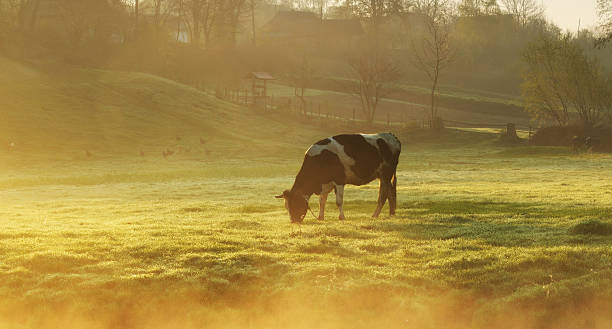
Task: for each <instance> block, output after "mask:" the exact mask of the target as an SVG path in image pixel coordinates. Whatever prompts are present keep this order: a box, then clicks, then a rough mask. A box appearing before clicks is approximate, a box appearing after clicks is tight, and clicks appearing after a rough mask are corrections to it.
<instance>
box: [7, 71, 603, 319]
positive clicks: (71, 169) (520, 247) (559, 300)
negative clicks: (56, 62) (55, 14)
mask: <svg viewBox="0 0 612 329" xmlns="http://www.w3.org/2000/svg"><path fill="white" fill-rule="evenodd" d="M4 65H5V66H6V67H7V68H8V69H10V70H13V71H9V72H21V71H20V70H30V69H29V68H27V67H25V66H18V65H15V64H14V63H8V62H6V61H5V62H4ZM6 71H7V70H5V72H6ZM22 73H23V72H21V73H19V74H22ZM30 73H31V74H32V76H31V78H30V80H28V81H21V82H19V81H13V82H11V83H8V82H6V81H5V82H4V83H3V85H2V86H0V87H1V88H0V90H1V91H3V95H4V96H3V97H6V98H5V99H7V100H8V102H7V105H6V106H5V107H3V108H2V111H3V112H2V114H3V115H4V114H6V116H5V118H9V119H7V120H6V121H4V122H1V123H0V125H2V128H3V129H2V130H0V134H1V135H0V138H2V139H3V143H6V142H7V141H10V140H17V142H16V144H17V146H16V147H14V148H12V149H6V148H3V149H2V150H0V160H2V162H0V169H1V172H0V173H1V174H0V328H2V329H4V328H6V329H9V328H10V329H13V328H17V329H19V328H24V329H25V328H153V329H157V328H186V329H189V328H232V329H234V328H385V329H395V328H466V329H467V328H598V329H599V328H611V326H612V313H611V312H610V309H611V308H612V206H611V204H612V202H611V201H612V189H611V187H612V183H611V182H612V170H611V169H612V156H611V155H605V154H572V153H570V152H568V150H566V149H564V148H541V147H540V148H536V147H528V146H515V147H508V146H503V145H501V144H500V143H499V142H498V137H497V136H496V135H495V134H492V133H490V132H487V131H478V130H453V129H449V130H448V131H446V132H445V133H444V134H442V135H431V134H429V133H427V132H423V131H420V130H414V131H408V130H402V131H397V132H396V133H397V134H398V136H399V137H400V139H401V140H402V144H403V150H402V156H401V158H400V165H399V173H398V180H399V189H398V200H399V209H398V214H397V215H396V216H395V217H392V218H390V217H388V216H382V218H380V219H371V218H370V217H369V215H370V214H371V213H372V211H373V209H374V207H375V199H376V195H377V186H376V184H374V183H373V184H370V185H367V186H362V187H349V188H347V190H346V192H345V213H346V216H347V220H346V221H342V222H340V221H338V220H337V216H338V212H337V210H336V209H335V206H334V205H333V197H332V198H330V201H331V202H330V203H329V204H328V208H327V209H328V211H327V218H326V220H325V221H317V220H315V219H314V218H312V216H311V215H308V216H307V218H306V221H305V223H304V224H303V225H292V224H290V223H289V218H288V215H287V213H286V211H285V209H284V207H283V205H282V204H281V202H280V201H279V200H277V199H274V197H273V196H274V195H275V194H278V193H279V192H280V191H282V190H283V189H285V188H289V187H290V185H291V184H292V180H293V178H294V176H295V174H296V172H297V170H298V169H299V166H300V164H301V160H302V156H303V152H304V150H305V149H306V148H307V147H308V146H309V144H310V143H312V142H314V141H316V140H317V138H320V137H322V136H327V135H329V134H331V133H332V132H331V131H332V130H333V129H332V128H330V127H328V128H316V127H313V126H310V125H308V124H306V123H297V122H289V121H286V120H284V119H280V118H275V117H274V116H264V117H262V116H261V115H258V114H256V113H253V112H250V110H248V109H244V108H239V107H236V106H233V105H230V104H227V103H222V102H218V101H216V100H214V99H212V98H211V97H209V96H207V95H204V94H202V93H201V92H199V91H197V90H193V89H190V88H188V87H185V86H182V85H179V84H175V83H172V82H170V81H167V80H163V79H159V78H156V77H152V76H147V75H140V74H133V73H120V72H91V71H88V70H79V69H75V71H70V72H67V73H63V74H64V75H65V76H64V78H62V79H61V80H59V81H63V83H53V81H56V80H58V79H59V78H58V77H57V75H54V74H56V73H53V72H51V73H48V72H45V73H44V74H43V73H41V72H40V71H31V72H30ZM94 73H97V74H96V75H95V77H92V74H94ZM15 74H16V75H17V73H15ZM24 76H27V75H24ZM101 76H102V77H104V78H100V77H101ZM50 77H51V78H50ZM84 84H93V85H94V86H95V87H93V88H92V87H91V85H89V86H87V85H85V86H84ZM110 87H112V88H115V89H114V91H113V93H116V94H113V93H110V91H108V90H107V89H108V88H110ZM79 88H82V89H79ZM172 88H175V89H172ZM28 90H29V91H30V92H32V93H33V92H37V93H38V92H41V93H42V91H41V90H47V91H48V93H47V94H41V97H36V98H27V97H25V96H23V95H27V91H28ZM94 90H95V92H93V91H94ZM105 90H106V91H105ZM160 90H161V91H164V93H160ZM88 91H90V92H92V93H93V95H98V96H95V97H94V96H92V95H89V94H88V93H87V92H88ZM106 92H109V93H110V94H105V93H106ZM19 93H20V95H22V96H21V97H18V94H19ZM44 95H46V96H44ZM88 95H89V96H88ZM99 95H102V96H103V95H107V97H102V96H99ZM134 95H144V96H142V97H140V98H134V97H135V96H134ZM92 99H93V100H95V101H93V100H92ZM80 102H85V103H83V104H85V105H82V104H81V103H80ZM87 102H90V103H87ZM112 102H116V105H115V106H116V107H114V108H113V107H110V106H109V104H111V103H112ZM174 103H176V104H179V105H180V106H179V107H178V108H175V107H173V106H171V105H172V104H174ZM24 104H25V105H24ZM79 104H80V105H79ZM189 104H191V105H193V104H196V105H197V106H195V105H193V106H188V105H189ZM26 105H27V106H26ZM90 105H91V106H93V107H91V108H92V109H91V111H92V113H97V115H109V117H111V118H115V119H113V120H111V119H108V120H107V119H104V120H99V121H95V120H93V119H92V118H95V116H85V117H84V118H83V116H82V115H81V113H82V112H81V111H86V110H87V106H90ZM42 108H53V109H54V110H55V112H57V113H59V114H61V115H59V116H56V115H49V116H47V117H46V118H45V119H38V118H39V117H40V116H41V115H42V114H41V113H45V112H41V111H42V110H41V109H42ZM26 109H29V111H25V110H26ZM112 109H115V110H116V111H118V112H114V110H112ZM181 109H182V110H181ZM185 109H187V110H185ZM18 110H21V111H18ZM112 113H115V114H116V116H115V117H113V116H111V114H112ZM137 113H141V114H140V115H136V114H137ZM107 118H108V117H107ZM239 119H240V120H239ZM45 120H46V121H45ZM88 120H93V121H88ZM143 120H147V121H146V122H149V123H150V124H151V125H149V124H145V122H143ZM28 122H29V123H28ZM32 122H35V123H36V124H32ZM45 122H47V123H48V124H45ZM37 125H40V126H37ZM37 127H38V128H37ZM82 127H87V128H88V129H83V128H82ZM100 127H107V128H106V129H101V128H100ZM159 131H162V133H160V132H159ZM177 135H179V136H178V137H180V139H177V138H176V137H177ZM75 136H76V137H75ZM202 136H205V137H206V139H207V142H206V143H205V144H201V143H200V142H199V138H201V137H202ZM96 141H99V142H96ZM41 143H42V144H41ZM177 144H180V145H177ZM22 145H23V147H21V146H22ZM41 145H42V146H41ZM178 146H182V148H181V149H185V148H187V147H189V146H190V147H192V149H191V150H190V151H189V152H187V151H183V152H179V153H178V154H174V155H172V156H170V157H167V158H164V157H162V155H161V153H162V151H164V150H167V148H172V149H173V150H178V149H179V148H178ZM86 150H87V151H90V152H91V154H90V155H89V156H86V155H85V154H84V151H86ZM141 150H142V151H143V152H144V155H143V156H140V155H139V154H138V152H139V151H141ZM311 206H312V208H313V210H315V212H316V210H317V209H318V206H317V202H316V200H315V199H314V198H313V199H311ZM386 210H387V209H386V207H385V211H386Z"/></svg>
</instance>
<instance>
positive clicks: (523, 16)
mask: <svg viewBox="0 0 612 329" xmlns="http://www.w3.org/2000/svg"><path fill="white" fill-rule="evenodd" d="M501 3H502V5H503V7H504V9H505V10H506V12H508V13H509V14H511V15H512V16H514V20H515V21H516V22H517V23H518V25H519V26H521V27H525V26H527V24H528V23H529V22H531V21H534V20H536V19H539V18H542V17H543V16H544V8H542V6H541V5H539V4H538V2H537V0H501Z"/></svg>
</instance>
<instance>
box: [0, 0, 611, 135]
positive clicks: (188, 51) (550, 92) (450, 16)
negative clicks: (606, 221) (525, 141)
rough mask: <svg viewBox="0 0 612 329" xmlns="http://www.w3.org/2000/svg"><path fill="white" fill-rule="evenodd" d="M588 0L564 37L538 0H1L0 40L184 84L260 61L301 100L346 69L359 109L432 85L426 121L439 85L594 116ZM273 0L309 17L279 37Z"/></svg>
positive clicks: (607, 60)
mask: <svg viewBox="0 0 612 329" xmlns="http://www.w3.org/2000/svg"><path fill="white" fill-rule="evenodd" d="M598 3H599V13H600V15H601V26H600V30H599V31H597V32H594V31H587V30H584V31H579V32H578V33H575V34H573V35H568V34H565V33H563V32H562V31H561V30H560V29H559V28H558V27H556V26H554V25H553V24H551V23H549V22H547V21H546V20H545V18H544V14H543V13H544V12H543V8H542V7H541V6H540V2H539V1H537V0H462V1H460V2H458V3H457V2H455V1H450V0H343V1H328V0H0V52H1V53H2V54H3V55H5V56H11V57H14V58H18V59H22V60H29V61H32V62H36V63H39V64H40V63H47V64H49V65H52V64H53V63H70V64H76V65H81V66H89V67H104V68H113V69H123V70H135V71H144V72H151V73H154V74H158V75H161V76H165V77H168V78H171V79H174V80H178V81H182V82H185V83H189V84H192V85H194V86H201V85H203V84H208V85H211V86H212V87H219V86H226V87H230V88H231V87H233V86H235V85H238V84H239V83H240V80H241V78H242V77H244V75H245V73H246V72H249V71H268V72H270V73H272V74H274V75H275V76H276V77H278V78H280V79H281V81H284V82H285V83H289V84H292V85H294V86H295V87H296V95H299V97H301V98H302V99H303V98H304V96H305V95H307V93H308V91H307V90H308V88H310V87H312V85H313V83H314V82H313V81H315V80H316V79H315V78H319V80H320V78H335V79H337V80H342V79H345V80H350V81H351V83H348V84H346V86H345V87H346V90H345V91H346V92H351V93H356V94H357V95H358V96H359V97H360V99H361V100H362V104H363V109H362V110H363V111H364V114H365V115H366V117H370V118H373V117H374V115H375V112H376V106H377V104H378V101H379V99H380V98H382V97H385V96H387V94H388V92H385V90H398V88H396V87H397V84H412V85H414V84H416V85H420V86H424V87H427V88H430V89H431V97H430V100H429V102H430V105H431V108H430V114H429V115H430V120H432V122H433V121H434V120H436V116H437V106H438V105H439V104H437V97H438V94H439V89H440V88H441V86H445V85H453V86H460V87H461V88H464V89H475V90H484V91H488V92H497V93H501V94H505V95H514V96H516V97H519V96H520V95H522V96H523V98H524V99H525V104H526V108H527V109H528V110H529V111H530V113H532V114H533V115H534V117H537V118H542V119H544V120H547V121H548V122H550V121H555V122H558V123H560V124H566V123H567V122H570V121H572V120H575V119H576V118H578V119H579V120H583V121H589V122H593V121H596V120H601V118H605V117H607V115H605V114H602V115H599V114H593V112H596V113H607V111H609V105H607V104H608V103H606V102H608V100H607V99H606V97H605V96H606V93H607V89H605V88H608V87H607V86H608V84H609V76H610V75H609V70H610V68H612V56H610V53H611V52H610V50H609V49H606V48H605V47H606V42H607V41H609V40H610V35H612V29H610V26H611V25H610V22H611V21H612V16H611V15H610V13H611V12H612V10H611V9H610V7H611V6H612V5H610V2H609V1H605V0H598ZM283 10H300V11H306V12H309V13H311V16H308V15H300V16H299V20H298V19H296V20H293V23H291V24H293V25H290V26H289V25H282V24H281V25H280V26H279V27H277V29H279V30H280V31H281V32H282V33H280V34H282V35H285V37H279V36H278V35H277V34H279V33H277V34H271V33H268V32H267V29H268V28H269V26H268V24H269V22H271V21H272V18H274V17H275V15H277V14H278V13H279V12H281V11H283ZM296 17H297V16H296ZM309 19H310V21H309ZM313 19H314V21H316V22H319V23H320V26H326V25H324V24H323V23H324V22H329V23H333V24H343V22H347V21H350V20H353V21H355V20H357V21H358V22H359V25H360V26H361V27H362V29H363V31H362V32H360V34H353V35H350V36H345V35H342V34H335V33H336V32H337V31H338V30H340V31H341V30H342V28H340V29H338V30H334V31H333V32H334V33H327V32H329V31H326V30H324V29H319V25H316V24H315V25H313V23H312V21H313ZM298 21H299V22H298ZM302 21H303V22H302ZM309 22H310V23H309ZM283 24H288V23H283ZM299 24H303V25H299ZM317 24H318V23H317ZM328 25H330V26H331V25H332V24H328ZM347 26H348V25H347ZM342 38H344V39H342ZM596 46H598V47H596ZM564 56H566V57H567V58H566V57H564ZM553 59H554V60H553ZM546 65H550V66H548V68H549V69H548V71H546V70H545V68H547V66H546ZM551 72H552V73H551ZM577 77H579V78H577ZM559 79H565V82H564V83H559V81H560V80H559ZM551 81H556V82H557V83H552V82H551ZM576 81H581V82H580V83H577V82H576ZM355 86H357V88H355ZM341 87H342V86H336V88H334V89H338V88H341ZM560 93H565V94H566V95H565V96H562V97H559V96H558V95H560ZM587 94H588V95H587ZM576 113H578V114H576ZM581 113H582V114H581Z"/></svg>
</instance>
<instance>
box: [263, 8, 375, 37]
mask: <svg viewBox="0 0 612 329" xmlns="http://www.w3.org/2000/svg"><path fill="white" fill-rule="evenodd" d="M263 31H264V32H265V33H266V34H267V35H269V36H276V37H282V36H284V37H313V36H316V35H319V33H321V34H322V35H324V36H356V35H362V34H363V33H364V31H363V28H362V26H361V22H360V21H359V20H358V19H323V20H321V19H320V18H319V17H318V16H317V15H316V14H315V13H312V12H307V11H279V12H278V13H277V14H276V16H274V17H273V18H272V19H271V20H270V21H269V22H268V23H266V24H265V25H264V26H263Z"/></svg>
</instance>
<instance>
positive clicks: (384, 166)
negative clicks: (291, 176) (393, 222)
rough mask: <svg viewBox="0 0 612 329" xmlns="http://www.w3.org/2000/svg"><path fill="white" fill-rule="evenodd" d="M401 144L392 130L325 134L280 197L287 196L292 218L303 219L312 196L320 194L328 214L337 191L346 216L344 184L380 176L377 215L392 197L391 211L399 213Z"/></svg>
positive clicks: (353, 183) (340, 207)
mask: <svg viewBox="0 0 612 329" xmlns="http://www.w3.org/2000/svg"><path fill="white" fill-rule="evenodd" d="M400 151H401V144H400V141H399V140H398V139H397V137H395V136H393V135H392V134H390V133H379V134H350V135H348V134H347V135H337V136H334V137H329V138H325V139H323V140H320V141H318V142H316V143H315V144H313V145H312V146H310V148H309V149H308V151H306V155H305V156H304V162H303V163H302V168H301V169H300V172H299V173H298V174H297V176H296V178H295V182H294V183H293V187H292V188H291V190H285V191H284V192H283V194H281V195H277V196H276V197H277V198H284V199H285V207H286V208H287V210H289V217H290V218H291V222H297V223H300V222H302V221H303V220H304V216H306V211H307V209H308V199H309V198H310V196H311V195H313V194H317V195H318V196H319V205H320V206H319V219H320V220H322V219H323V218H324V213H325V202H326V201H327V195H328V194H329V192H331V191H332V190H335V192H336V205H337V206H338V210H340V216H339V219H340V220H342V219H344V211H343V209H342V205H343V195H344V185H346V184H351V185H364V184H368V183H370V182H371V181H373V180H375V179H377V178H378V179H379V180H380V190H379V192H378V205H377V207H376V210H375V211H374V214H373V215H372V216H373V217H378V215H379V214H380V211H381V209H382V207H383V205H384V204H385V202H386V200H387V198H388V199H389V214H391V215H393V214H395V206H396V187H397V177H396V175H395V170H396V168H397V163H398V160H399V155H400Z"/></svg>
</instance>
